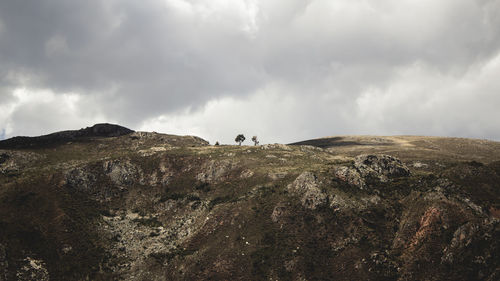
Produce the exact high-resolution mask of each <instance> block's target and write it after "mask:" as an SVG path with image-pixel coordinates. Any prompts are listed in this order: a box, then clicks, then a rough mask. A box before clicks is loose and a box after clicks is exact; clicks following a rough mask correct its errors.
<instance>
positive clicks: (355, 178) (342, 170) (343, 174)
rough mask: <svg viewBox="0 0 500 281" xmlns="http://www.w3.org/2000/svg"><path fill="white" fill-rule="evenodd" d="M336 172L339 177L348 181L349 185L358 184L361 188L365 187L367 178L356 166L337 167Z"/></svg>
mask: <svg viewBox="0 0 500 281" xmlns="http://www.w3.org/2000/svg"><path fill="white" fill-rule="evenodd" d="M334 174H335V177H336V178H337V179H339V180H341V181H343V182H346V183H348V184H349V185H352V186H356V187H358V188H360V189H363V188H365V186H366V183H365V180H364V179H363V177H361V174H360V173H359V172H358V170H356V169H355V168H349V167H345V166H342V167H339V168H337V169H335V172H334Z"/></svg>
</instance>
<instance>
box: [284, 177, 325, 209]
mask: <svg viewBox="0 0 500 281" xmlns="http://www.w3.org/2000/svg"><path fill="white" fill-rule="evenodd" d="M320 184H321V183H320V182H319V180H318V178H317V177H316V175H314V174H313V173H311V172H303V173H302V174H300V175H299V176H298V177H297V178H296V179H295V181H293V182H292V183H291V184H289V185H288V190H290V191H292V192H294V193H296V194H298V195H299V196H300V197H301V199H300V201H301V203H302V205H303V206H304V207H306V208H308V209H312V210H314V209H316V208H317V207H319V206H321V205H324V204H326V203H327V200H328V196H327V195H326V194H325V193H323V192H322V191H321V189H320Z"/></svg>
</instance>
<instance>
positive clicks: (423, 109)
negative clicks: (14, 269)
mask: <svg viewBox="0 0 500 281" xmlns="http://www.w3.org/2000/svg"><path fill="white" fill-rule="evenodd" d="M499 26H500V2H499V1H495V0H490V1H488V0H481V1H480V0H478V1H474V0H443V1H410V0H399V1H396V0H383V1H376V2H373V1H355V0H349V1H347V0H336V1H331V0H310V1H303V0H292V1H280V0H268V1H264V0H262V1H259V0H233V1H229V0H213V1H195V0H161V1H160V0H158V1H154V0H145V1H132V0H124V1H118V0H110V1H63V0H50V1H49V0H38V1H24V0H7V1H2V2H0V98H1V100H0V110H3V113H0V122H3V123H4V124H6V125H3V126H0V129H1V128H6V132H7V135H13V134H18V133H21V132H23V133H26V134H30V133H39V132H40V128H47V130H48V128H57V127H63V126H69V127H72V126H77V125H78V126H84V125H87V124H84V123H86V122H87V123H88V122H90V121H109V120H112V121H115V122H119V123H122V124H124V125H129V126H132V127H143V128H147V129H153V130H155V128H154V126H156V127H160V128H163V129H164V130H166V131H173V130H178V131H179V133H182V132H184V131H185V133H190V132H193V133H199V134H202V135H206V136H207V137H215V136H214V135H221V136H223V138H226V139H231V137H229V136H232V134H233V130H234V127H235V126H239V125H240V124H245V125H244V126H246V127H247V128H252V130H255V131H258V130H260V131H262V132H263V133H265V134H267V135H269V136H270V138H272V139H273V140H276V141H288V140H290V139H291V138H300V137H317V136H321V135H328V134H332V133H374V134H391V133H415V134H416V133H418V134H442V135H445V134H453V135H459V136H476V137H490V138H500V134H499V133H496V131H500V123H499V122H498V121H492V119H497V120H500V118H499V117H500V116H498V114H497V113H495V112H496V111H495V110H494V109H492V108H490V107H489V106H488V105H492V104H493V105H498V104H500V97H498V95H495V94H493V93H496V92H498V90H500V85H498V83H495V82H494V81H495V78H491V77H495V75H492V74H498V70H499V68H498V67H497V61H498V56H499V50H500V49H499V48H500V28H499ZM464 83H465V84H467V83H468V84H470V85H468V86H464V85H462V84H464ZM426 84H429V85H432V86H433V87H426ZM458 84H460V85H462V86H460V85H459V86H457V85H458ZM44 91H45V94H38V93H39V92H44ZM47 97H49V100H51V102H45V101H44V98H47ZM477 97H481V99H478V98H477ZM268 103H272V104H270V105H268ZM467 104H468V105H470V106H469V111H466V112H465V114H463V115H464V116H467V117H466V118H465V119H464V120H460V121H454V120H459V119H461V118H459V117H460V116H458V115H457V113H456V112H457V110H456V109H458V108H461V109H462V110H463V107H464V106H465V105H467ZM412 109H416V110H412ZM256 111H258V112H259V115H258V117H257V115H256V114H255V112H256ZM239 112H245V114H238V113H239ZM443 114H445V116H442V115H443ZM37 116H42V117H41V118H37ZM63 116H67V117H66V118H64V117H63ZM249 116H250V117H249ZM61 117H62V118H61ZM30 120H32V121H30ZM62 120H64V121H62ZM252 120H253V121H252ZM486 120H488V121H486ZM233 121H234V122H233ZM483 122H484V123H488V124H483ZM284 123H287V124H291V127H290V126H288V125H284ZM473 124H476V125H473ZM478 124H480V125H479V129H476V128H473V127H474V126H477V125H478ZM204 127H210V129H207V128H205V129H203V128H204ZM19 128H24V129H19ZM37 128H38V130H37Z"/></svg>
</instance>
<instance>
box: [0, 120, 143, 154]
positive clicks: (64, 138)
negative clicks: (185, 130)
mask: <svg viewBox="0 0 500 281" xmlns="http://www.w3.org/2000/svg"><path fill="white" fill-rule="evenodd" d="M133 132H134V131H133V130H130V129H128V128H125V127H122V126H119V125H114V124H108V123H102V124H96V125H94V126H92V127H87V128H84V129H80V130H69V131H62V132H56V133H52V134H49V135H44V136H37V137H22V136H19V137H13V138H10V139H6V140H2V141H0V148H2V149H6V148H30V147H38V146H48V145H57V144H60V143H64V142H68V141H77V140H84V139H88V138H93V137H103V138H107V137H118V136H123V135H128V134H131V133H133Z"/></svg>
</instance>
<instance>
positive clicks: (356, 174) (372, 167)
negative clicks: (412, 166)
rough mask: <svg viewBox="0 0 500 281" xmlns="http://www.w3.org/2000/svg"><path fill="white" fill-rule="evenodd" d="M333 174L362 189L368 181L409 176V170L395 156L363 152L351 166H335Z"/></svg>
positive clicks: (386, 180) (381, 180)
mask: <svg viewBox="0 0 500 281" xmlns="http://www.w3.org/2000/svg"><path fill="white" fill-rule="evenodd" d="M334 174H335V177H336V178H337V179H339V180H340V181H343V182H346V183H348V184H349V185H352V186H356V187H358V188H360V189H364V188H365V187H366V185H367V182H368V181H372V180H377V181H379V182H388V181H390V180H391V179H394V178H398V177H406V176H409V175H410V170H409V169H408V167H406V165H404V164H403V163H402V162H401V160H399V159H397V158H396V157H393V156H390V155H368V154H363V155H359V156H357V157H356V158H355V160H354V163H353V164H352V165H351V166H341V167H338V168H336V169H335V171H334Z"/></svg>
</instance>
